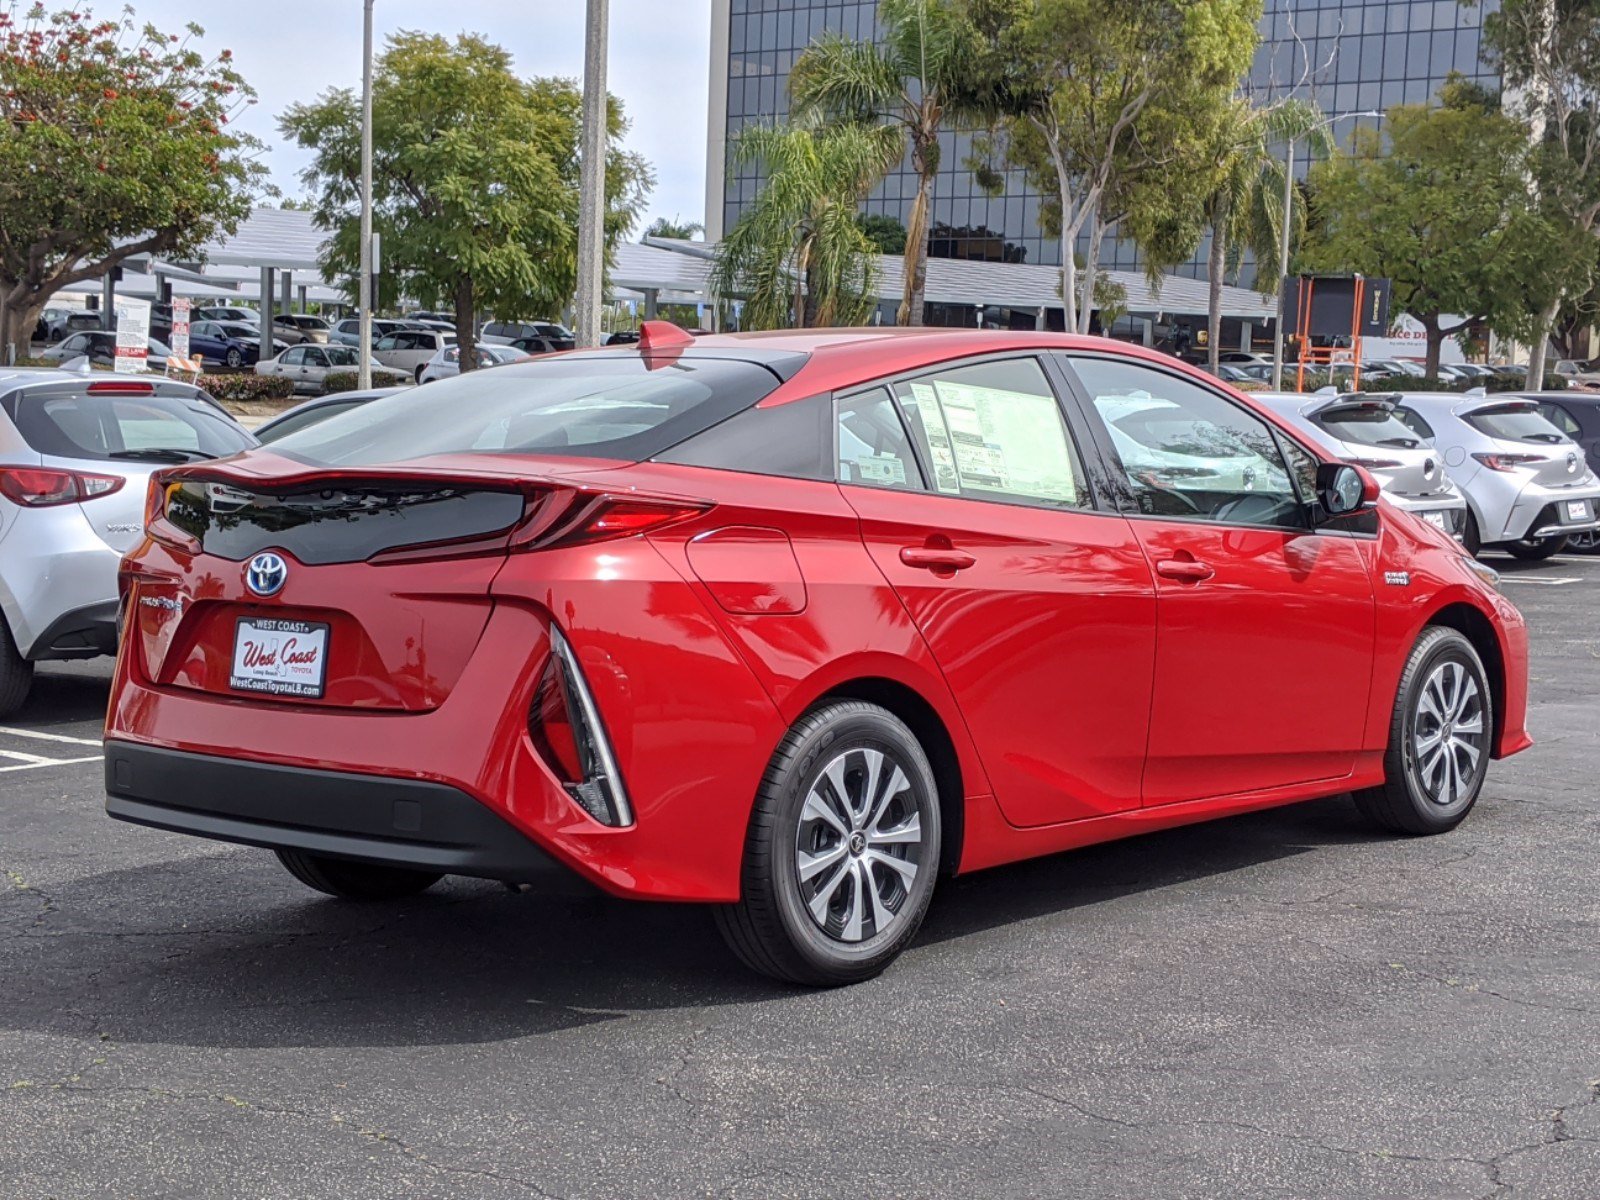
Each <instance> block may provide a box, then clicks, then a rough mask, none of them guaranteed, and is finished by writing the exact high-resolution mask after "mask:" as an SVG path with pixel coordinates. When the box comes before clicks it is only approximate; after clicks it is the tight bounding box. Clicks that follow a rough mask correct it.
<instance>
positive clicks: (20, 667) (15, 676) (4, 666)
mask: <svg viewBox="0 0 1600 1200" xmlns="http://www.w3.org/2000/svg"><path fill="white" fill-rule="evenodd" d="M32 687H33V664H32V663H31V662H29V661H28V660H27V659H25V658H23V657H22V654H21V653H20V652H19V651H18V650H17V642H16V639H15V638H13V637H12V636H11V626H10V625H8V624H6V619H5V618H4V617H0V717H9V716H11V715H12V714H14V713H15V712H16V711H17V710H18V709H20V708H21V707H22V705H23V702H24V701H26V700H27V698H28V692H29V690H30V689H31V688H32Z"/></svg>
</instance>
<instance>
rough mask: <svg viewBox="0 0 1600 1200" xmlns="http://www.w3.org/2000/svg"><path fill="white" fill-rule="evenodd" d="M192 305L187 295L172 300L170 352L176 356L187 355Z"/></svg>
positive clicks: (185, 356) (183, 356) (186, 356)
mask: <svg viewBox="0 0 1600 1200" xmlns="http://www.w3.org/2000/svg"><path fill="white" fill-rule="evenodd" d="M193 306H194V301H192V300H190V299H189V298H188V297H187V296H179V297H177V298H175V299H174V300H173V301H172V353H173V354H174V355H176V356H177V357H178V358H188V357H189V310H190V309H191V308H193Z"/></svg>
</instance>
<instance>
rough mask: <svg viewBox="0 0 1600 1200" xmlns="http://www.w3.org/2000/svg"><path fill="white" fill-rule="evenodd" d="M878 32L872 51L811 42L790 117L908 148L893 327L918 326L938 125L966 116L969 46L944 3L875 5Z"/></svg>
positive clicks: (970, 38) (846, 43)
mask: <svg viewBox="0 0 1600 1200" xmlns="http://www.w3.org/2000/svg"><path fill="white" fill-rule="evenodd" d="M878 26H879V29H880V37H879V40H878V41H876V42H867V41H857V40H855V39H853V38H847V37H844V36H841V35H839V34H825V35H823V37H821V38H819V39H818V40H817V41H815V42H813V43H812V44H811V46H810V47H809V48H808V49H807V50H806V51H805V53H804V54H802V55H801V56H800V57H799V59H798V60H796V62H795V64H794V69H793V70H792V71H791V72H790V75H789V99H790V111H791V114H792V115H793V117H794V118H795V120H796V121H799V122H805V121H807V120H810V119H813V118H818V117H820V118H823V119H826V120H831V121H846V122H854V123H881V124H884V125H887V126H889V127H891V128H894V129H896V130H898V131H899V132H900V133H901V135H902V137H903V138H904V139H906V140H907V141H908V142H909V145H910V150H911V166H912V169H913V170H915V171H916V173H917V194H916V198H915V199H914V200H913V201H912V202H911V215H910V218H909V219H908V220H907V222H906V239H905V254H906V264H905V290H904V293H903V295H902V297H901V301H900V310H899V313H898V314H897V316H896V321H897V322H898V323H899V324H901V325H921V324H922V297H923V293H924V292H925V291H926V289H927V284H928V210H929V205H930V202H931V199H932V195H933V177H934V175H935V174H937V173H938V170H939V132H940V130H941V129H943V128H944V123H945V121H946V119H947V118H949V117H951V116H967V115H971V113H972V111H973V108H974V106H973V105H972V104H970V103H969V99H970V97H971V96H972V95H973V94H974V93H973V88H972V79H971V75H972V72H973V69H974V67H975V55H976V53H977V50H978V41H977V35H976V30H975V29H974V28H973V26H972V25H971V23H970V22H969V21H968V20H967V18H966V15H965V11H964V8H963V6H961V5H959V4H957V3H955V2H953V0H880V3H879V5H878ZM902 144H904V143H902Z"/></svg>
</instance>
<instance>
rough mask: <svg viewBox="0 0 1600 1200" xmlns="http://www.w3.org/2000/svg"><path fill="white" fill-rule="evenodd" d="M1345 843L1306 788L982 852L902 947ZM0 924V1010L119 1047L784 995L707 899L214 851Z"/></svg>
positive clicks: (300, 1038)
mask: <svg viewBox="0 0 1600 1200" xmlns="http://www.w3.org/2000/svg"><path fill="white" fill-rule="evenodd" d="M1358 840H1369V839H1368V838H1367V836H1366V835H1365V834H1363V833H1362V832H1361V827H1360V825H1359V822H1358V820H1357V818H1356V817H1355V814H1354V813H1353V811H1351V807H1350V805H1349V804H1348V802H1347V801H1341V800H1335V801H1320V802H1316V803H1313V804H1308V805H1300V806H1296V807H1292V808H1288V809H1281V810H1276V811H1274V812H1270V813H1261V814H1255V815H1251V816H1245V817H1238V818H1234V819H1231V820H1227V821H1220V822H1214V823H1211V824H1208V825H1198V826H1191V827H1189V828H1186V829H1179V830H1172V831H1168V832H1164V833H1157V834H1151V835H1147V836H1144V837H1140V838H1134V839H1131V840H1128V841H1123V842H1118V843H1112V844H1109V845H1104V846H1098V847H1091V848H1089V849H1085V850H1079V851H1074V852H1071V853H1069V854H1063V855H1056V856H1054V857H1051V858H1047V859H1039V860H1034V861H1032V862H1028V863H1024V864H1020V865H1017V866H1012V867H1004V868H998V869H996V870H993V871H987V872H982V873H980V874H978V875H975V876H972V877H970V878H966V879H959V880H955V881H953V882H949V883H947V885H946V886H945V887H944V888H942V889H941V892H942V895H941V897H940V899H939V900H938V901H937V902H936V903H935V906H934V910H933V912H932V914H931V915H930V919H929V921H928V923H927V925H926V926H925V927H924V932H923V934H922V935H921V938H920V939H919V941H920V942H921V943H923V944H929V943H934V944H936V943H940V942H946V941H949V940H951V939H955V938H962V937H966V936H969V935H974V934H980V933H981V932H982V931H985V930H990V929H994V928H996V927H999V926H1004V925H1008V924H1011V923H1014V922H1018V921H1023V920H1026V919H1028V918H1030V917H1036V916H1040V915H1044V914H1056V913H1064V912H1069V911H1071V910H1073V909H1077V908H1092V907H1093V906H1094V905H1096V904H1100V903H1104V902H1106V901H1108V900H1111V899H1114V898H1117V897H1121V896H1125V895H1128V894H1130V893H1139V892H1144V891H1153V890H1156V889H1161V888H1165V887H1171V886H1174V885H1179V884H1182V883H1185V882H1187V881H1190V880H1197V879H1202V878H1208V877H1216V876H1219V875H1225V874H1228V873H1231V872H1234V871H1240V870H1246V869H1248V868H1250V867H1253V866H1256V865H1260V864H1262V863H1267V862H1272V861H1274V860H1278V859H1283V858H1286V857H1292V856H1295V855H1299V854H1303V853H1307V852H1309V851H1310V850H1312V849H1313V848H1314V847H1316V846H1319V845H1330V844H1338V843H1342V842H1350V841H1358ZM0 928H3V929H5V930H6V931H7V932H8V933H10V934H11V935H12V936H9V937H7V938H4V939H0V977H3V978H5V979H6V980H7V986H6V987H5V988H4V989H0V1026H3V1027H6V1028H13V1029H17V1030H31V1031H44V1032H51V1033H56V1034H62V1035H66V1036H79V1037H96V1036H99V1035H101V1034H104V1035H107V1036H109V1037H110V1038H112V1039H114V1040H117V1041H124V1042H138V1043H159V1044H171V1045H187V1046H209V1047H282V1046H312V1047H358V1046H411V1045H440V1044H461V1043H490V1042H498V1041H503V1040H507V1039H512V1038H522V1037H529V1036H535V1035H540V1034H548V1033H555V1032H558V1031H561V1030H566V1029H572V1028H576V1027H579V1026H584V1025H591V1024H595V1023H598V1022H604V1021H608V1020H615V1019H617V1018H620V1017H623V1016H625V1015H627V1014H629V1013H631V1012H635V1011H649V1010H656V1009H674V1008H684V1007H701V1006H717V1005H728V1004H748V1003H757V1002H763V1001H775V1000H782V999H784V998H785V997H789V996H792V995H793V994H794V992H793V989H788V988H783V987H780V986H779V985H775V984H772V983H769V982H767V981H765V980H762V979H760V978H758V977H756V976H754V975H752V974H750V973H749V972H747V971H745V970H744V969H743V968H742V967H740V966H739V965H738V964H737V963H736V962H735V961H734V960H733V958H732V956H731V955H730V954H728V952H727V951H726V950H725V949H724V948H723V946H722V944H721V941H720V939H719V938H718V937H717V935H716V932H715V930H714V929H713V927H712V923H711V921H710V919H709V916H708V913H707V911H706V910H705V909H704V908H698V907H694V906H687V905H667V904H636V903H628V902H625V901H619V900H614V899H611V898H607V897H600V896H596V897H593V898H583V899H572V898H553V897H541V896H531V895H517V894H513V893H511V892H509V891H507V890H506V889H504V888H502V887H500V886H499V885H497V884H490V883H485V882H482V881H476V880H451V881H448V882H447V883H445V884H443V885H441V886H440V887H438V888H437V889H435V890H434V891H433V892H430V893H428V894H426V895H424V896H421V897H418V898H416V899H413V900H408V901H403V902H398V903H390V904H376V905H368V904H349V903H342V902H338V901H333V900H329V899H325V898H322V897H318V896H315V895H312V894H310V893H306V892H303V891H300V890H298V885H296V884H294V883H292V881H290V880H289V879H288V877H287V876H286V875H284V874H283V873H282V872H281V871H280V870H279V868H278V867H277V864H276V862H275V861H274V860H273V859H272V858H271V856H270V855H267V854H266V853H264V852H259V851H250V850H241V849H231V848H230V849H226V850H219V851H217V852H213V853H208V854H205V855H201V856H191V857H184V858H177V859H170V860H167V861H162V862H156V863H152V864H150V865H148V866H145V867H142V868H136V869H131V870H123V871H114V872H108V873H105V874H100V875H94V876H90V877H87V878H84V879H81V880H78V881H75V882H73V883H71V884H67V885H63V886H61V887H59V888H55V889H47V890H39V889H34V888H29V889H26V890H21V889H12V890H10V891H7V892H4V893H0ZM912 953H913V954H915V948H913V951H912Z"/></svg>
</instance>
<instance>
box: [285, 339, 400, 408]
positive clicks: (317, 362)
mask: <svg viewBox="0 0 1600 1200" xmlns="http://www.w3.org/2000/svg"><path fill="white" fill-rule="evenodd" d="M360 363H361V352H360V351H358V350H357V349H356V348H355V347H354V346H339V345H333V346H315V345H309V344H308V345H300V346H290V347H289V348H288V349H287V350H285V351H284V352H283V353H282V354H280V355H278V357H277V358H269V359H267V360H266V361H265V362H258V363H257V364H256V374H257V375H268V376H272V375H278V376H282V377H283V378H285V379H289V380H292V381H293V382H294V390H295V391H297V392H310V393H312V394H314V395H318V394H321V392H322V390H323V388H324V386H325V385H326V383H327V381H328V376H329V375H330V374H332V373H333V372H335V371H354V370H356V369H357V368H358V367H359V366H360ZM367 365H368V366H371V367H378V366H380V364H379V363H378V361H377V359H369V360H368V362H367Z"/></svg>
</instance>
